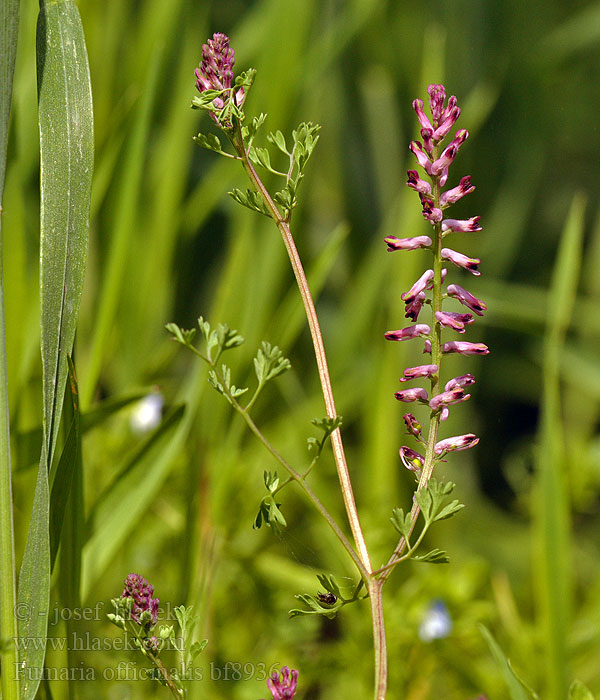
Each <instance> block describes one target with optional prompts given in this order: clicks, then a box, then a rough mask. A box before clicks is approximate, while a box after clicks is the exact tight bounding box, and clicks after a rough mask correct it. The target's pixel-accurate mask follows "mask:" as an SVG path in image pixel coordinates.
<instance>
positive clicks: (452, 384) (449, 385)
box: [444, 374, 475, 391]
mask: <svg viewBox="0 0 600 700" xmlns="http://www.w3.org/2000/svg"><path fill="white" fill-rule="evenodd" d="M471 384H475V377H474V376H473V375H472V374H463V375H462V376H460V377H454V379H451V380H450V381H449V382H446V386H445V387H444V391H450V390H451V389H455V388H456V387H460V386H470V385H471Z"/></svg>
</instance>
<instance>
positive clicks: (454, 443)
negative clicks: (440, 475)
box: [434, 433, 479, 455]
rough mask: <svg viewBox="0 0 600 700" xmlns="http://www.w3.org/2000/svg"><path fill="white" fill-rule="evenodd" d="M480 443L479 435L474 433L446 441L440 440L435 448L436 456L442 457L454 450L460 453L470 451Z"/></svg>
mask: <svg viewBox="0 0 600 700" xmlns="http://www.w3.org/2000/svg"><path fill="white" fill-rule="evenodd" d="M478 442H479V438H478V437H477V435H474V434H473V433H467V434H466V435H456V436H455V437H449V438H446V439H445V440H440V442H438V443H437V444H436V446H435V448H434V450H435V453H436V455H441V454H443V453H444V452H449V451H450V450H454V451H456V452H460V450H468V449H469V448H471V447H475V445H476V444H477V443H478Z"/></svg>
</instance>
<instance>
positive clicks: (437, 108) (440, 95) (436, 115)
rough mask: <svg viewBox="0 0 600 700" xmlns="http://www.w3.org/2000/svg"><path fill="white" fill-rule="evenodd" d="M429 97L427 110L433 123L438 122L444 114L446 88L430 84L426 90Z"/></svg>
mask: <svg viewBox="0 0 600 700" xmlns="http://www.w3.org/2000/svg"><path fill="white" fill-rule="evenodd" d="M427 94H428V95H429V108H430V109H431V115H432V116H433V121H434V122H439V120H440V119H442V117H443V114H444V101H445V100H446V88H445V87H444V86H443V85H439V84H436V83H432V84H431V85H430V86H429V87H428V88H427Z"/></svg>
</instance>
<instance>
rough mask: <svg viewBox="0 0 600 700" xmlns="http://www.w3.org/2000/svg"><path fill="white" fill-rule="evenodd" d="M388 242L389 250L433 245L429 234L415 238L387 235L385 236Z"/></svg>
mask: <svg viewBox="0 0 600 700" xmlns="http://www.w3.org/2000/svg"><path fill="white" fill-rule="evenodd" d="M384 241H385V242H386V243H387V246H388V252H390V253H391V252H392V251H394V250H417V248H428V247H429V246H430V245H431V238H429V236H414V237H413V238H396V236H387V238H384Z"/></svg>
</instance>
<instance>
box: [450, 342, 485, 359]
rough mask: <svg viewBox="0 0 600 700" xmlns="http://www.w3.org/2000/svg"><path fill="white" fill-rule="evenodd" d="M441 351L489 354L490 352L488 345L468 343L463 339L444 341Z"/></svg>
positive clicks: (462, 353) (461, 353) (463, 353)
mask: <svg viewBox="0 0 600 700" xmlns="http://www.w3.org/2000/svg"><path fill="white" fill-rule="evenodd" d="M442 352H444V353H451V352H456V353H458V354H460V355H489V353H490V351H489V348H488V346H487V345H484V344H483V343H468V342H467V341H463V340H452V341H450V342H449V343H444V347H443V348H442Z"/></svg>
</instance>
